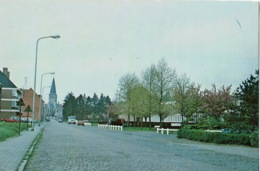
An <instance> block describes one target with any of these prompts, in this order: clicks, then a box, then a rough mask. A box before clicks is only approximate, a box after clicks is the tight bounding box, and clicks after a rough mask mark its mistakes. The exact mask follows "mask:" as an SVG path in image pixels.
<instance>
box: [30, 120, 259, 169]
mask: <svg viewBox="0 0 260 171" xmlns="http://www.w3.org/2000/svg"><path fill="white" fill-rule="evenodd" d="M26 170H28V171H31V170H39V171H43V170H53V171H58V170H62V171H64V170H70V171H74V170H82V171H92V170H93V171H102V170H106V171H110V170H120V171H132V170H137V171H138V170H140V171H146V170H147V171H153V170H154V171H158V170H160V171H172V170H176V171H181V170H207V171H209V170H222V171H225V170H247V171H249V170H258V149H257V148H250V147H245V146H233V145H214V144H206V143H199V142H193V141H189V140H184V139H177V138H176V135H161V134H156V133H155V132H120V131H112V130H104V129H100V128H97V127H88V126H85V127H83V126H76V125H69V124H67V123H57V122H56V121H51V122H50V123H48V124H47V125H46V127H45V131H44V133H43V139H42V140H41V141H40V143H39V144H38V146H37V147H36V149H35V152H34V154H33V157H32V158H31V159H30V161H29V163H28V165H27V167H26Z"/></svg>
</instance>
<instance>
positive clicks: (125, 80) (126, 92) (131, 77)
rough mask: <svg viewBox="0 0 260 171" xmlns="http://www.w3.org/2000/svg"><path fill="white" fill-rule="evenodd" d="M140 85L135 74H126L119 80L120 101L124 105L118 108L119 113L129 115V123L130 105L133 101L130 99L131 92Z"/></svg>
mask: <svg viewBox="0 0 260 171" xmlns="http://www.w3.org/2000/svg"><path fill="white" fill-rule="evenodd" d="M137 85H139V79H138V77H137V76H136V75H135V74H126V75H124V76H122V77H121V78H120V80H119V88H120V91H119V99H120V101H121V100H122V101H123V103H120V105H119V106H118V107H119V108H118V110H119V111H122V110H123V111H124V113H126V114H127V115H128V121H130V115H131V114H132V113H131V110H130V105H129V102H130V100H131V98H130V92H131V91H132V90H133V89H134V88H135V87H136V86H137Z"/></svg>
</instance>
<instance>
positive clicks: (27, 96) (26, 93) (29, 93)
mask: <svg viewBox="0 0 260 171" xmlns="http://www.w3.org/2000/svg"><path fill="white" fill-rule="evenodd" d="M22 91H23V101H24V104H25V106H23V107H22V116H23V117H26V116H27V114H28V113H27V112H25V109H26V107H27V106H28V105H29V106H30V107H31V109H32V110H33V94H34V91H33V89H31V88H30V89H29V90H25V89H23V90H22ZM40 102H41V108H43V100H42V98H41V96H40V95H38V94H37V93H36V94H35V112H34V120H42V119H43V111H42V112H41V116H40V113H39V112H40V111H39V109H40ZM29 117H30V118H32V112H29Z"/></svg>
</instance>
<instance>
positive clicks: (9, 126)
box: [0, 122, 30, 142]
mask: <svg viewBox="0 0 260 171" xmlns="http://www.w3.org/2000/svg"><path fill="white" fill-rule="evenodd" d="M29 127H30V125H29ZM26 129H27V124H26V123H21V131H23V130H26ZM18 132H19V123H18V122H0V142H1V141H4V140H5V139H7V138H9V137H14V136H17V135H18Z"/></svg>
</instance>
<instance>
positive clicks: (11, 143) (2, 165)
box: [0, 124, 44, 171]
mask: <svg viewBox="0 0 260 171" xmlns="http://www.w3.org/2000/svg"><path fill="white" fill-rule="evenodd" d="M43 127H44V124H41V126H38V125H37V124H35V127H34V131H30V130H29V131H22V132H21V135H20V136H18V137H13V138H8V139H6V140H5V141H3V142H0V161H1V162H0V170H1V171H15V170H16V169H17V168H18V166H19V164H20V163H21V161H22V159H23V157H24V155H25V154H26V151H27V150H28V149H29V147H30V145H31V144H32V142H33V140H34V139H35V138H36V136H37V135H38V133H39V132H40V130H41V128H43Z"/></svg>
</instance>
